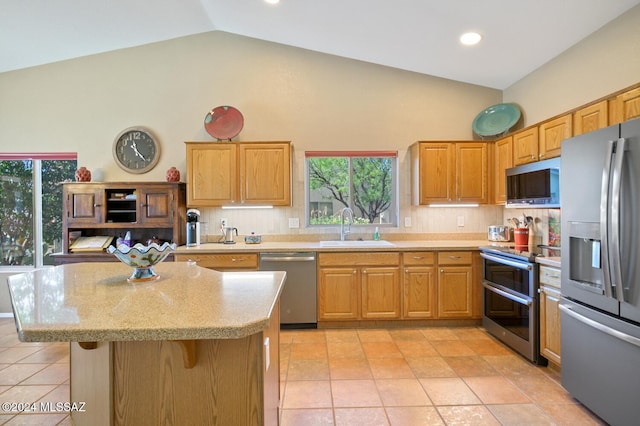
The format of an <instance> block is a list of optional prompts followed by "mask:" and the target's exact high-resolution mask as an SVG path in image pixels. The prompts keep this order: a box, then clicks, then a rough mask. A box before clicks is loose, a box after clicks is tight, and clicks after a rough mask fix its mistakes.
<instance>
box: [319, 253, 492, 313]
mask: <svg viewBox="0 0 640 426" xmlns="http://www.w3.org/2000/svg"><path fill="white" fill-rule="evenodd" d="M400 264H402V268H400ZM318 265H319V268H318V321H353V320H400V319H407V320H419V319H446V320H448V319H453V320H458V319H479V318H481V317H482V288H481V284H480V278H481V274H482V261H481V258H480V255H479V252H478V251H474V250H468V251H450V252H446V251H444V252H434V251H412V252H402V253H390V252H389V253H387V252H385V253H364V252H349V253H346V252H345V253H320V254H319V255H318Z"/></svg>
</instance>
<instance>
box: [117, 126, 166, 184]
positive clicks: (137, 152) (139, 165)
mask: <svg viewBox="0 0 640 426" xmlns="http://www.w3.org/2000/svg"><path fill="white" fill-rule="evenodd" d="M113 158H114V159H115V160H116V163H117V164H118V166H120V167H121V168H122V169H124V170H126V171H128V172H131V173H146V172H148V171H149V170H151V169H153V168H154V167H155V165H156V164H157V163H158V160H159V159H160V146H159V145H158V143H157V142H156V140H155V138H154V137H153V136H152V135H151V133H150V132H149V131H148V130H146V129H143V128H141V127H130V128H128V129H125V130H123V131H122V132H121V133H120V134H119V135H118V136H117V137H116V139H115V141H114V142H113Z"/></svg>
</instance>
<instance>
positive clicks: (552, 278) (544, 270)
mask: <svg viewBox="0 0 640 426" xmlns="http://www.w3.org/2000/svg"><path fill="white" fill-rule="evenodd" d="M540 284H546V285H550V286H552V287H557V288H560V269H557V268H551V267H549V266H540Z"/></svg>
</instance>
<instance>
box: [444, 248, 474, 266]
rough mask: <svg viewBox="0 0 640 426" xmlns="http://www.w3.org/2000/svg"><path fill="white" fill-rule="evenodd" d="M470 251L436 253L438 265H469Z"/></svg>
mask: <svg viewBox="0 0 640 426" xmlns="http://www.w3.org/2000/svg"><path fill="white" fill-rule="evenodd" d="M470 264H471V252H470V251H441V252H438V265H470Z"/></svg>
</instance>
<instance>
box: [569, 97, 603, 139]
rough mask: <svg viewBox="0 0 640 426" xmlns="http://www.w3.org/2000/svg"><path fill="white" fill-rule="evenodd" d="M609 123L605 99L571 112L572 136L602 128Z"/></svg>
mask: <svg viewBox="0 0 640 426" xmlns="http://www.w3.org/2000/svg"><path fill="white" fill-rule="evenodd" d="M608 125H609V103H608V102H607V101H602V102H598V103H597V104H593V105H589V106H588V107H585V108H582V109H580V110H578V111H576V112H574V113H573V136H578V135H581V134H583V133H588V132H592V131H594V130H598V129H602V128H604V127H607V126H608Z"/></svg>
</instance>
